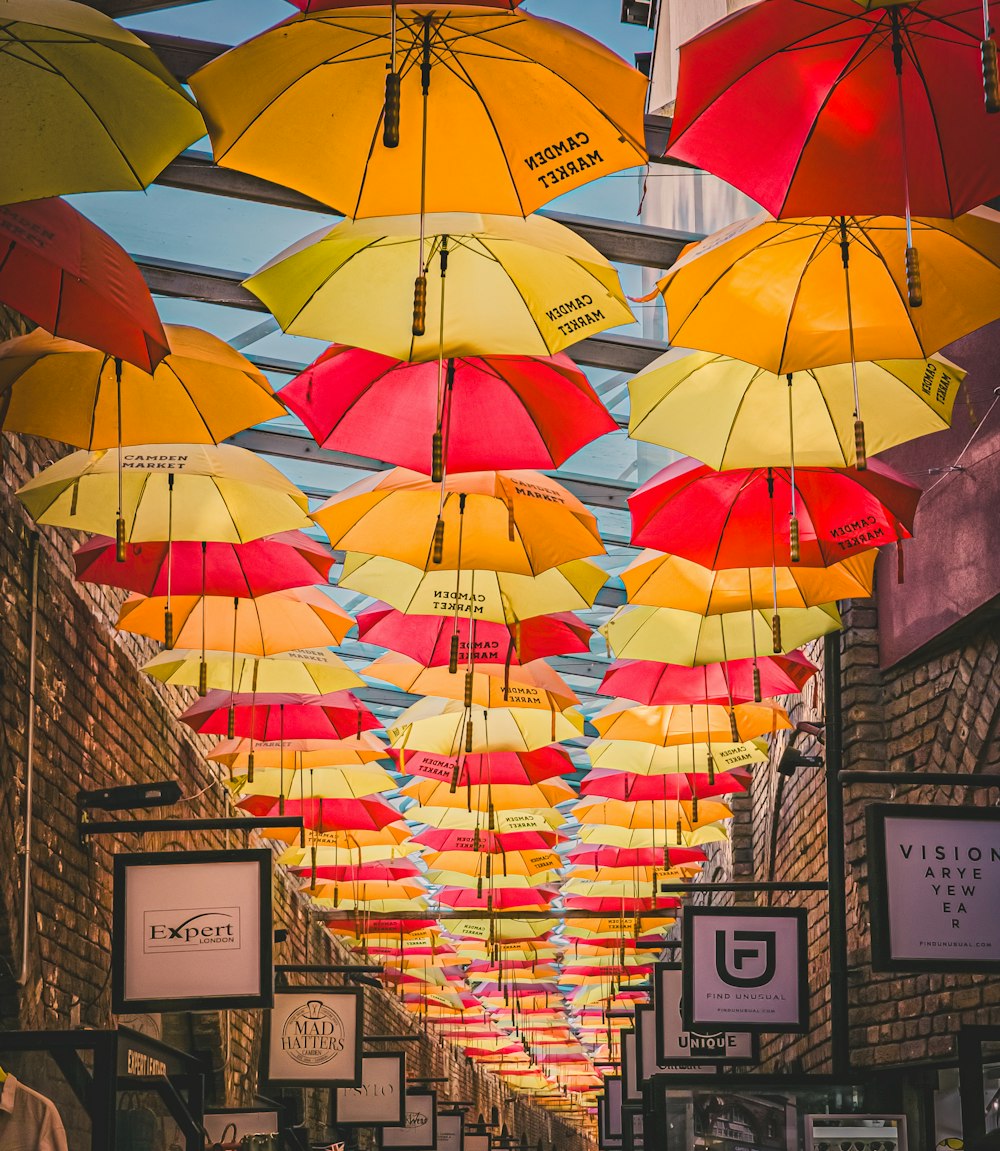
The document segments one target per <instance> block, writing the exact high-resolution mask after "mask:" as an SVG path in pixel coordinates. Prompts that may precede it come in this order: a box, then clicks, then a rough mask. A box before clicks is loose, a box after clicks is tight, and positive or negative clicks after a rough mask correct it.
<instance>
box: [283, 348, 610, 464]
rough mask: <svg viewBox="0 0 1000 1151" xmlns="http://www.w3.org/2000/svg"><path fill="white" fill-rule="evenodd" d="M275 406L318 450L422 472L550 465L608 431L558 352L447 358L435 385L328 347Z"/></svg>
mask: <svg viewBox="0 0 1000 1151" xmlns="http://www.w3.org/2000/svg"><path fill="white" fill-rule="evenodd" d="M281 400H282V402H283V403H285V404H287V406H288V407H289V409H290V410H291V411H293V412H294V413H295V414H296V415H297V416H298V417H299V419H301V420H302V422H303V423H304V424H305V425H306V427H307V428H308V429H309V432H310V433H311V435H312V437H313V439H314V440H316V442H317V443H318V444H319V445H320V447H324V448H330V449H333V450H337V451H344V452H351V453H354V454H356V455H362V456H371V457H372V458H373V459H379V460H388V461H389V462H391V463H394V464H401V465H403V467H407V468H413V469H414V470H416V471H420V472H426V473H427V474H429V475H430V474H432V473H434V474H437V473H439V472H440V471H441V469H442V467H443V469H444V470H445V471H448V472H472V471H480V470H482V469H484V468H556V467H558V466H559V465H560V464H561V463H563V462H564V461H565V460H567V459H569V457H570V456H571V455H573V453H574V452H576V451H578V450H579V449H580V448H582V447H583V446H584V445H585V444H588V443H590V442H591V440H595V439H597V438H598V437H599V436H603V435H606V434H607V433H608V432H613V431H617V429H618V425H617V424H616V423H615V421H614V420H613V419H612V418H611V416H610V415H609V413H608V411H607V409H606V408H605V407H604V405H603V404H602V403H601V401H600V399H599V398H598V396H597V393H596V392H595V391H594V389H593V388H592V387H591V386H590V384H589V383H588V381H587V377H586V376H585V375H584V373H583V372H582V371H581V370H580V369H579V368H578V367H577V366H576V365H575V364H574V363H573V361H572V360H571V359H569V357H568V356H566V355H558V356H554V357H533V356H484V357H476V358H469V357H460V358H457V359H449V360H448V361H447V363H446V365H445V375H444V379H443V380H442V379H439V377H438V369H437V365H436V364H433V363H422V364H410V363H406V362H405V361H400V360H394V359H392V358H390V357H389V356H383V355H379V354H378V353H377V352H366V351H364V350H362V349H359V348H350V347H345V346H343V345H336V344H335V345H334V346H333V347H331V348H328V349H327V350H326V351H325V352H323V354H322V355H321V356H320V357H319V359H317V360H316V361H314V363H313V364H311V365H310V366H309V367H308V368H306V370H305V371H304V372H303V373H302V374H301V375H299V376H297V377H296V378H295V379H294V380H292V382H291V383H290V384H287V385H286V386H285V387H284V388H282V390H281ZM498 428H503V435H502V436H498V435H497V429H498Z"/></svg>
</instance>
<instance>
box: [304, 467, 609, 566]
mask: <svg viewBox="0 0 1000 1151" xmlns="http://www.w3.org/2000/svg"><path fill="white" fill-rule="evenodd" d="M312 518H313V519H314V520H315V521H316V522H317V523H318V524H319V525H320V527H322V528H323V530H324V531H325V532H326V534H327V535H328V536H329V537H330V542H331V543H332V544H333V546H334V547H336V548H343V549H345V550H348V551H362V552H367V553H370V554H375V555H383V556H387V557H388V558H389V559H395V560H399V561H400V562H402V563H407V564H411V565H412V566H414V567H419V568H422V569H424V570H425V571H426V570H428V569H433V568H444V569H448V570H456V569H460V568H470V569H474V568H489V569H492V570H494V571H508V572H514V573H516V574H518V575H527V576H530V575H537V574H538V573H539V572H542V571H545V570H546V569H548V568H551V567H556V566H557V565H558V564H562V563H567V562H568V561H570V560H575V559H581V558H583V557H584V556H593V555H600V554H603V552H604V545H603V544H602V543H601V537H600V533H599V531H598V529H597V521H596V520H595V518H594V516H593V515H592V514H591V513H590V512H589V511H587V509H586V508H585V507H584V506H583V504H582V503H580V501H579V500H578V499H577V498H576V497H575V496H574V495H571V494H570V493H569V492H568V491H567V490H566V489H565V488H564V487H562V485H561V484H558V483H556V481H555V480H552V479H549V478H548V477H547V476H543V475H542V474H541V473H540V472H533V471H512V472H492V471H489V472H459V473H456V474H454V475H450V476H448V477H447V478H446V479H445V481H444V483H443V484H442V485H438V484H436V483H434V482H433V481H432V480H431V479H430V478H429V477H428V476H425V475H422V474H421V473H420V472H412V471H410V470H408V469H407V468H393V469H392V470H391V471H388V472H376V473H374V474H373V475H371V476H368V477H366V478H365V479H363V480H359V481H357V482H356V483H353V484H351V485H350V486H349V487H347V488H344V490H343V491H341V492H338V493H337V494H336V495H333V496H331V497H330V499H328V500H327V501H326V503H324V504H322V505H321V506H320V507H319V508H318V509H317V510H316V511H315V512H313V513H312Z"/></svg>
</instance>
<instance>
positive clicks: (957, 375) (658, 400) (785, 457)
mask: <svg viewBox="0 0 1000 1151" xmlns="http://www.w3.org/2000/svg"><path fill="white" fill-rule="evenodd" d="M857 373H858V395H859V398H860V400H861V409H862V411H863V412H864V413H865V445H866V449H867V451H868V452H870V453H873V454H874V453H877V452H881V451H884V450H885V449H886V448H891V447H893V446H894V445H895V444H901V443H905V442H906V441H907V440H912V439H916V438H917V437H918V436H923V435H927V434H929V433H930V432H937V431H941V429H942V428H947V427H949V426H950V424H951V415H952V409H953V407H954V404H955V397H956V395H957V394H958V389H959V385H960V384H961V382H962V380H964V379H965V372H963V371H962V369H961V368H958V367H956V365H955V364H952V363H950V362H949V361H948V360H945V359H943V358H940V357H938V358H935V359H931V360H882V361H870V360H869V361H865V362H863V363H860V364H858V365H857ZM628 388H629V396H630V398H631V404H630V408H629V435H630V436H631V437H632V438H633V439H637V440H645V441H647V442H648V443H654V444H660V445H662V446H663V447H667V448H673V449H674V450H675V451H678V452H681V453H682V454H683V455H687V456H694V457H695V459H699V460H701V461H702V462H703V463H706V464H708V465H709V466H710V467H713V468H716V469H717V470H725V469H729V468H756V467H768V466H770V465H775V466H779V465H780V466H782V467H788V466H790V465H792V464H795V465H804V466H808V467H835V468H846V467H853V466H854V465H855V463H857V451H856V445H855V438H854V420H855V415H854V410H855V409H854V392H853V380H852V376H851V365H850V364H835V365H831V366H829V367H823V368H810V369H808V370H806V371H800V372H796V373H794V374H788V375H784V376H778V375H774V374H773V373H772V372H769V371H766V370H765V369H764V368H759V367H757V366H756V365H755V364H748V363H746V362H745V361H743V360H736V359H733V358H732V357H730V356H724V355H719V354H717V353H714V352H692V351H689V350H688V349H687V348H671V350H670V351H669V352H667V353H666V355H663V356H660V358H659V359H658V360H654V361H653V363H652V364H650V365H649V366H648V367H646V368H643V370H642V371H641V372H639V374H638V375H637V376H633V377H632V379H631V380H629V384H628Z"/></svg>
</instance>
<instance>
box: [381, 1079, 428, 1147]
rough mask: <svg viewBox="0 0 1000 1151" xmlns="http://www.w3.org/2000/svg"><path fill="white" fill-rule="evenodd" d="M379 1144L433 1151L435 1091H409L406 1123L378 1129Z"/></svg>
mask: <svg viewBox="0 0 1000 1151" xmlns="http://www.w3.org/2000/svg"><path fill="white" fill-rule="evenodd" d="M379 1134H380V1139H381V1146H382V1147H383V1148H385V1147H392V1148H402V1149H404V1151H434V1149H435V1148H436V1147H437V1092H436V1091H410V1092H409V1093H408V1094H407V1096H406V1125H405V1126H404V1127H382V1128H380V1129H379Z"/></svg>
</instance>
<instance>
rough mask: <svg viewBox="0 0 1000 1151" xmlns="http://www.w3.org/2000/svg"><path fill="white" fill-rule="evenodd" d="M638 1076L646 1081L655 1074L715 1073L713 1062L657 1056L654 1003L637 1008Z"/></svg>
mask: <svg viewBox="0 0 1000 1151" xmlns="http://www.w3.org/2000/svg"><path fill="white" fill-rule="evenodd" d="M635 1054H636V1072H635V1073H636V1076H637V1077H638V1080H639V1083H640V1084H642V1083H644V1082H645V1081H646V1080H647V1079H651V1078H652V1077H653V1076H654V1075H714V1074H715V1072H716V1071H717V1070H718V1068H717V1067H716V1066H715V1064H713V1063H699V1064H697V1065H696V1066H692V1065H691V1064H688V1063H661V1062H660V1061H659V1060H658V1059H657V1057H656V1013H655V1010H654V1008H653V1006H652V1005H650V1004H643V1005H641V1006H639V1007H637V1008H636V1009H635Z"/></svg>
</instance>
